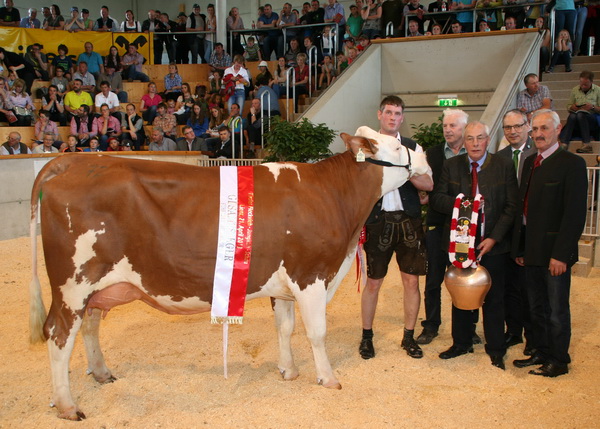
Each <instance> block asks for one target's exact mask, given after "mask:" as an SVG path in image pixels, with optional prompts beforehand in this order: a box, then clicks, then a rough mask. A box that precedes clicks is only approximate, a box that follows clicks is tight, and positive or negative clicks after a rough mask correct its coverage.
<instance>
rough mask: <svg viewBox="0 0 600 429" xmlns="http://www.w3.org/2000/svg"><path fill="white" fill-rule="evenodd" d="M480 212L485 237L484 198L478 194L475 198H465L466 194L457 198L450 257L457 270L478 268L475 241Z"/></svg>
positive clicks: (452, 224)
mask: <svg viewBox="0 0 600 429" xmlns="http://www.w3.org/2000/svg"><path fill="white" fill-rule="evenodd" d="M480 211H481V236H482V237H483V235H484V230H483V225H484V219H483V196H482V195H481V194H477V195H476V196H475V198H471V197H465V195H464V194H458V195H457V196H456V200H455V201H454V209H453V210H452V221H451V222H450V246H449V247H448V256H449V258H450V263H451V264H452V265H454V266H455V267H457V268H469V267H472V268H476V267H477V257H476V255H475V239H476V235H477V225H478V220H479V212H480Z"/></svg>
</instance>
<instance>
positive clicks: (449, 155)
mask: <svg viewBox="0 0 600 429" xmlns="http://www.w3.org/2000/svg"><path fill="white" fill-rule="evenodd" d="M463 153H467V149H465V146H464V145H463V146H461V147H460V149H459V150H458V153H454V151H453V150H452V149H451V148H450V146H448V142H444V158H446V159H450V158H452V157H454V156H456V155H462V154H463Z"/></svg>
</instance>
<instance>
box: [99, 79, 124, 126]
mask: <svg viewBox="0 0 600 429" xmlns="http://www.w3.org/2000/svg"><path fill="white" fill-rule="evenodd" d="M99 88H100V92H99V93H98V94H96V98H95V100H94V105H95V106H96V113H98V112H99V111H100V108H101V107H102V106H103V105H105V104H106V105H107V106H108V108H109V110H110V114H111V115H112V116H114V117H115V118H117V119H118V120H119V121H121V117H122V115H121V112H120V111H119V110H120V107H119V106H120V103H119V98H118V97H117V94H115V93H114V92H112V91H111V88H110V84H109V83H108V81H102V82H100V85H99Z"/></svg>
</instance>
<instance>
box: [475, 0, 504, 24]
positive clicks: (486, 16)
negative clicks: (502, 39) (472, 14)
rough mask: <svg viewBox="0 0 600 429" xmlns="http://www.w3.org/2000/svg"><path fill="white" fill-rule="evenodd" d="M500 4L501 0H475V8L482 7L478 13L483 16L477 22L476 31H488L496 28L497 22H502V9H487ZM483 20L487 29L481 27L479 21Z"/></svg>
mask: <svg viewBox="0 0 600 429" xmlns="http://www.w3.org/2000/svg"><path fill="white" fill-rule="evenodd" d="M497 6H502V1H501V0H477V3H476V5H475V7H476V8H477V9H483V11H481V12H478V14H480V15H482V16H483V19H482V20H481V21H480V22H479V24H478V27H477V28H478V29H479V30H478V31H490V30H498V22H502V10H501V9H487V8H492V7H497ZM483 21H485V27H484V28H488V30H485V29H483V30H482V29H481V23H482V22H483Z"/></svg>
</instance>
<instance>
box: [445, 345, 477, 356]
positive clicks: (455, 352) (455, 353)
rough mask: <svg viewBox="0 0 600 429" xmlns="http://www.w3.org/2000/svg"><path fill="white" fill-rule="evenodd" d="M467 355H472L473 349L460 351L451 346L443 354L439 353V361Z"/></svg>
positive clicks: (458, 348)
mask: <svg viewBox="0 0 600 429" xmlns="http://www.w3.org/2000/svg"><path fill="white" fill-rule="evenodd" d="M467 353H473V347H469V348H468V349H461V348H460V347H456V346H452V347H450V348H449V349H448V350H446V351H445V352H441V353H440V359H453V358H455V357H458V356H462V355H466V354H467Z"/></svg>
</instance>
